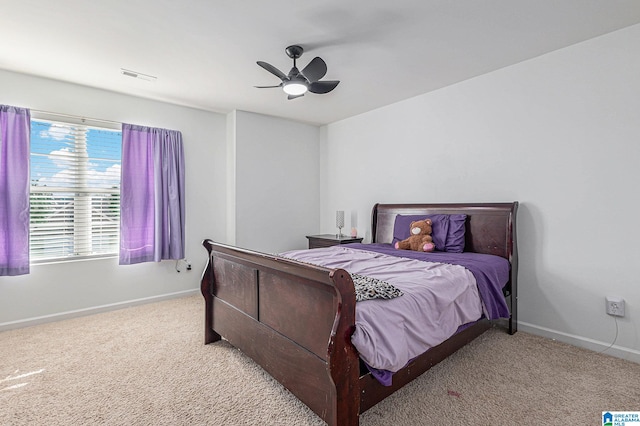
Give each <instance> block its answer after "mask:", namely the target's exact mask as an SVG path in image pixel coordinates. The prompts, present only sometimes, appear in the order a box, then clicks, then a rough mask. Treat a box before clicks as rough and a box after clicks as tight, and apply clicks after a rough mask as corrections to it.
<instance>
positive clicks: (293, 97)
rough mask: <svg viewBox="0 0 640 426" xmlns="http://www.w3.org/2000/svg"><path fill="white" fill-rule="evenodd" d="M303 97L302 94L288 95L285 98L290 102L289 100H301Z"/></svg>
mask: <svg viewBox="0 0 640 426" xmlns="http://www.w3.org/2000/svg"><path fill="white" fill-rule="evenodd" d="M303 96H304V93H303V94H302V95H289V96H287V99H288V100H291V99H295V98H301V97H303Z"/></svg>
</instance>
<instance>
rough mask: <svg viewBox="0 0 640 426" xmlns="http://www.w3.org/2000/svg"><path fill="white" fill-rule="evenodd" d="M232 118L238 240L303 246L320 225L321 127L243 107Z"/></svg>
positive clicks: (272, 247)
mask: <svg viewBox="0 0 640 426" xmlns="http://www.w3.org/2000/svg"><path fill="white" fill-rule="evenodd" d="M234 121H235V135H234V136H235V140H234V141H232V144H233V145H234V148H230V150H231V149H233V150H234V151H235V158H234V159H235V163H234V164H230V165H229V167H230V168H231V167H233V168H234V170H235V177H234V178H233V180H234V181H235V189H231V190H230V191H234V192H235V218H233V219H231V218H230V220H229V224H230V226H231V225H232V224H233V222H235V224H233V226H234V228H235V243H236V245H238V246H240V247H246V248H251V249H254V250H258V251H263V252H266V253H277V252H281V251H285V250H292V249H300V248H306V247H307V243H308V242H307V239H306V238H305V236H306V235H309V234H314V233H317V232H318V229H319V226H320V218H319V210H320V202H319V198H320V197H319V192H320V183H319V176H320V172H319V161H318V157H319V134H320V129H319V127H317V126H312V125H309V124H303V123H298V122H295V121H289V120H284V119H280V118H275V117H270V116H266V115H261V114H254V113H249V112H245V111H235V112H234ZM231 180H232V179H231V178H230V181H231Z"/></svg>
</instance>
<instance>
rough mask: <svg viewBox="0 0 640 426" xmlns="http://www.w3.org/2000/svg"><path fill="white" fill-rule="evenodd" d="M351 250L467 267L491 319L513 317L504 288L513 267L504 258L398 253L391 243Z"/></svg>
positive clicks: (399, 251) (414, 252) (358, 245)
mask: <svg viewBox="0 0 640 426" xmlns="http://www.w3.org/2000/svg"><path fill="white" fill-rule="evenodd" d="M349 247H351V248H356V249H360V250H368V251H374V252H376V253H382V254H386V255H389V256H399V257H406V258H408V259H416V260H422V261H426V262H437V263H449V264H452V265H460V266H464V267H465V268H467V269H468V270H469V271H471V273H472V274H473V276H474V277H475V278H476V284H477V285H478V291H479V292H480V297H482V302H483V303H484V306H485V307H486V309H487V315H488V317H489V319H498V318H509V315H510V314H509V307H508V306H507V302H506V301H505V299H504V295H503V293H502V289H503V288H504V286H505V285H506V284H507V282H508V281H509V271H510V269H511V266H510V264H509V261H508V260H507V259H505V258H504V257H500V256H493V255H490V254H481V253H470V252H465V253H446V252H432V253H423V252H418V251H410V250H398V249H396V248H395V247H393V246H392V245H391V244H379V243H376V244H349Z"/></svg>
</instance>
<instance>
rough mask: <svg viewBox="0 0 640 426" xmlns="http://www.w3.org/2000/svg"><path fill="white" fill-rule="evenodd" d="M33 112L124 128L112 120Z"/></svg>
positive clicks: (33, 110) (40, 112)
mask: <svg viewBox="0 0 640 426" xmlns="http://www.w3.org/2000/svg"><path fill="white" fill-rule="evenodd" d="M31 111H32V112H35V113H36V114H47V115H55V116H58V117H65V118H73V119H76V120H82V121H84V120H88V121H93V122H95V123H105V124H111V125H114V126H115V125H117V126H122V123H121V122H119V121H111V120H102V119H100V118H90V117H82V116H80V115H71V114H62V113H59V112H50V111H42V110H37V109H32V110H31Z"/></svg>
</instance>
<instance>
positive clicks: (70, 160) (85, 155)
mask: <svg viewBox="0 0 640 426" xmlns="http://www.w3.org/2000/svg"><path fill="white" fill-rule="evenodd" d="M81 121H85V120H81ZM121 143H122V134H121V132H120V130H115V129H109V128H104V127H97V126H90V125H87V124H84V123H82V122H81V123H73V122H66V121H64V122H63V121H54V120H45V119H35V118H32V120H31V189H30V195H31V219H30V256H31V260H32V261H35V262H37V261H41V260H61V259H70V258H82V257H92V256H104V255H114V254H117V253H118V246H119V237H118V235H119V228H120V159H121Z"/></svg>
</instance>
